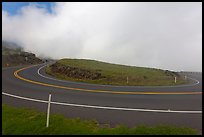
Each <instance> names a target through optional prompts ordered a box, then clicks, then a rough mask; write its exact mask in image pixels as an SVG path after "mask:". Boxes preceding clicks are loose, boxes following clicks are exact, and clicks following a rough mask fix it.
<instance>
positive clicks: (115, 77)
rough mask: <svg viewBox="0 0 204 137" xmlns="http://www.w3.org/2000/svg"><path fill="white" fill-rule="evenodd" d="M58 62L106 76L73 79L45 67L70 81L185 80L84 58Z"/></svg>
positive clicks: (141, 82)
mask: <svg viewBox="0 0 204 137" xmlns="http://www.w3.org/2000/svg"><path fill="white" fill-rule="evenodd" d="M58 63H60V64H63V65H68V66H72V67H78V68H82V69H87V70H91V71H98V72H100V73H101V74H102V76H105V77H106V78H103V79H99V80H87V79H75V78H71V77H66V76H64V75H61V74H59V73H53V72H51V70H50V68H49V67H47V68H46V72H47V73H48V74H50V75H52V76H55V77H57V78H59V79H65V80H71V81H81V82H88V83H95V84H110V85H134V86H137V85H140V86H152V85H153V86H155V85H158V86H159V85H176V84H184V83H185V82H186V81H185V80H184V79H183V78H182V77H180V78H178V77H177V83H176V84H175V83H174V76H175V75H174V74H173V73H172V72H169V74H173V75H174V76H170V75H167V74H165V71H164V70H161V69H153V68H143V67H134V66H125V65H117V64H110V63H104V62H99V61H94V60H84V59H61V60H59V61H58ZM127 76H128V84H127Z"/></svg>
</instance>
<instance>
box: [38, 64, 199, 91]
mask: <svg viewBox="0 0 204 137" xmlns="http://www.w3.org/2000/svg"><path fill="white" fill-rule="evenodd" d="M45 66H47V64H46V65H44V66H42V67H40V68H39V69H38V72H37V73H38V75H40V76H41V77H44V78H47V79H51V80H55V81H61V82H65V83H66V82H67V83H75V84H80V85H87V84H85V83H77V82H72V81H65V80H60V79H55V78H51V77H47V76H44V75H42V74H41V73H40V70H41V69H42V68H44V67H45ZM187 78H188V79H191V80H194V81H196V83H194V84H189V85H175V86H114V85H98V84H97V86H108V87H135V88H166V87H171V88H173V87H187V86H195V85H197V84H199V81H198V80H197V79H194V78H190V77H187ZM88 84H89V83H88ZM89 85H93V84H89ZM93 86H95V85H93Z"/></svg>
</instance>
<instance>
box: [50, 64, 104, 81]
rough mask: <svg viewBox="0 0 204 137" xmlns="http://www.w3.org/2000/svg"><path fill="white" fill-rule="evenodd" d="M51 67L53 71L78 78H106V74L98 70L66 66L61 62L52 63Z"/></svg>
mask: <svg viewBox="0 0 204 137" xmlns="http://www.w3.org/2000/svg"><path fill="white" fill-rule="evenodd" d="M50 69H51V71H52V72H53V73H58V74H62V75H65V76H67V77H71V78H77V79H90V80H97V79H101V78H105V77H104V76H102V74H101V73H99V72H97V71H90V70H86V69H81V68H77V67H72V66H67V65H66V66H65V65H62V64H59V63H54V64H52V65H50Z"/></svg>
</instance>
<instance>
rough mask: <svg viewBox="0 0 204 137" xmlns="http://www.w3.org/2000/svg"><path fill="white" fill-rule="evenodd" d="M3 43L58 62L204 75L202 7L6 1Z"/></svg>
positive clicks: (155, 4) (164, 4) (4, 6)
mask: <svg viewBox="0 0 204 137" xmlns="http://www.w3.org/2000/svg"><path fill="white" fill-rule="evenodd" d="M12 6H13V10H11V9H12ZM14 8H15V12H14ZM9 9H10V10H9ZM2 39H3V40H6V41H12V42H16V43H17V44H20V45H21V46H22V47H23V48H24V49H25V50H26V51H30V52H33V53H35V54H36V55H37V56H44V57H52V58H55V59H61V58H84V59H95V60H100V61H105V62H111V63H119V64H125V65H134V66H142V67H154V68H160V69H168V70H174V71H181V70H185V71H202V3H200V2H197V3H190V2H188V3H178V2H176V3H167V2H165V3H157V2H155V3H148V2H145V3H138V2H134V3H130V2H128V3H120V2H117V3H111V2H108V3H99V2H97V3H91V2H90V3H89V2H87V3H78V2H74V3H49V4H48V3H44V4H43V3H27V4H23V5H22V6H19V3H3V9H2Z"/></svg>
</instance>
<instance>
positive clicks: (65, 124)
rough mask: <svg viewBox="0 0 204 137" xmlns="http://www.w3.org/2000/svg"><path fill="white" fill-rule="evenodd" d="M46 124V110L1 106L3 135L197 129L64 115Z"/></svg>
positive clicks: (174, 132) (156, 132) (167, 132)
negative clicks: (109, 122)
mask: <svg viewBox="0 0 204 137" xmlns="http://www.w3.org/2000/svg"><path fill="white" fill-rule="evenodd" d="M45 126H46V113H42V112H38V111H36V110H31V109H25V108H14V107H11V106H8V105H5V104H3V105H2V134H3V135H196V134H198V131H196V130H195V129H191V128H187V127H175V126H170V125H158V126H154V127H148V126H144V125H140V126H137V127H133V128H128V127H127V126H124V125H118V126H116V127H114V128H110V127H109V126H103V127H102V126H101V125H100V124H98V122H97V121H95V120H80V119H79V118H75V119H73V118H72V119H71V118H65V117H63V116H62V115H58V114H52V115H51V116H50V126H49V127H48V128H46V127H45Z"/></svg>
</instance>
